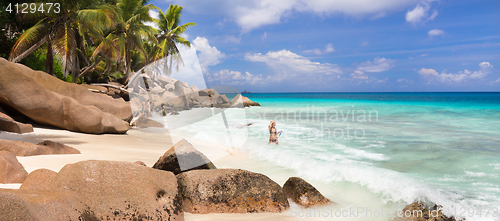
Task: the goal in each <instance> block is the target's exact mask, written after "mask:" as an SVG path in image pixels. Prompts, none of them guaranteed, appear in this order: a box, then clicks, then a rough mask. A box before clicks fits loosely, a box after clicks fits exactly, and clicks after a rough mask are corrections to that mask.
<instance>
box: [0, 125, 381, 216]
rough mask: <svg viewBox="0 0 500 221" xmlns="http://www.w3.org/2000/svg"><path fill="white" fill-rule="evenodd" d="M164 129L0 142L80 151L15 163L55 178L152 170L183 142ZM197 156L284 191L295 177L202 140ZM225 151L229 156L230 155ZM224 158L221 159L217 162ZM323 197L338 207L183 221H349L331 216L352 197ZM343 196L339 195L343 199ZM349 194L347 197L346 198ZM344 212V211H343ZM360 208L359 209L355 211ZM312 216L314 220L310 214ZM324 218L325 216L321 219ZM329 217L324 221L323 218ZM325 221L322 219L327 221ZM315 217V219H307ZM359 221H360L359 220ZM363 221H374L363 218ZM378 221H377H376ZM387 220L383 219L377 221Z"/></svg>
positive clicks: (38, 133)
mask: <svg viewBox="0 0 500 221" xmlns="http://www.w3.org/2000/svg"><path fill="white" fill-rule="evenodd" d="M170 134H171V133H169V132H168V130H166V129H160V128H148V129H136V128H132V129H130V130H129V131H128V132H127V134H122V135H112V134H105V135H91V134H84V133H76V132H70V131H67V130H59V129H53V128H44V127H35V128H34V132H33V133H28V134H15V133H9V132H4V131H2V132H1V133H0V139H8V140H22V141H26V142H31V143H39V142H42V141H44V140H52V141H55V142H60V143H63V144H66V145H69V146H72V147H74V148H76V149H78V150H80V151H81V154H72V155H39V156H29V157H18V160H19V162H20V163H21V164H22V165H23V166H24V167H25V169H26V171H27V172H28V173H30V172H32V171H34V170H36V169H41V168H45V169H50V170H53V171H56V172H58V171H59V170H60V169H61V168H62V167H64V166H65V165H66V164H72V163H76V162H79V161H85V160H109V161H127V162H136V161H142V162H144V163H145V164H146V165H147V166H152V165H153V164H154V163H155V162H156V161H157V160H158V158H159V157H160V156H161V155H163V153H164V152H165V151H167V150H168V149H169V148H170V147H171V146H172V145H173V144H175V143H176V142H177V141H179V140H181V139H183V138H182V137H181V136H179V134H178V133H176V132H174V133H172V134H175V135H174V136H171V135H170ZM189 142H190V143H192V144H193V146H194V147H196V148H197V149H198V150H200V151H201V152H203V153H204V154H205V155H207V157H208V158H210V159H215V160H213V162H214V164H215V165H216V166H217V167H218V168H221V169H222V168H237V169H244V170H249V171H252V172H257V173H262V174H264V175H266V176H268V177H270V178H271V179H272V180H274V181H275V182H277V183H278V184H280V185H283V183H285V181H286V180H287V179H288V178H289V177H290V176H295V175H296V174H295V172H294V171H292V170H289V169H286V168H282V167H277V166H275V165H273V164H271V163H269V162H264V161H260V160H257V159H254V158H251V157H249V156H248V154H246V153H243V152H240V151H239V150H238V149H232V148H230V147H219V146H217V145H215V144H210V143H207V142H204V141H201V140H192V141H189ZM228 150H229V151H230V152H231V154H228ZM221 156H223V157H221ZM311 183H312V184H313V185H315V187H316V188H318V190H320V191H321V192H322V193H323V194H324V195H325V196H326V197H328V198H329V199H331V200H332V201H334V202H337V203H339V204H338V205H334V206H329V207H320V208H314V209H310V210H306V209H301V208H300V207H298V205H296V204H294V203H292V202H290V204H291V208H290V209H289V210H288V211H285V212H283V213H253V214H250V213H249V214H216V213H213V214H190V213H185V220H255V219H259V220H331V219H335V220H352V218H350V217H342V216H340V217H335V214H334V213H335V211H337V210H338V211H342V210H344V211H348V209H349V206H348V205H349V204H350V203H352V202H348V200H347V201H346V200H342V198H343V197H346V198H347V199H349V198H352V193H353V192H352V191H351V192H345V191H346V189H343V188H342V187H339V189H338V190H331V189H329V188H328V186H326V185H322V184H321V183H320V182H314V181H313V182H311ZM20 185H21V184H0V188H7V189H18V188H19V187H20ZM342 192H343V194H342ZM347 193H349V194H351V196H349V197H347ZM356 195H358V196H357V197H356V198H358V197H359V198H365V203H366V205H362V206H368V207H377V205H376V204H377V203H376V201H375V200H374V199H371V200H370V196H369V195H370V194H363V193H359V192H357V193H356ZM346 206H347V207H346ZM356 206H360V205H356ZM315 212H316V216H317V217H314V213H315ZM320 213H323V215H319V214H320ZM326 214H328V215H326ZM325 215H326V216H325ZM311 216H313V217H311ZM362 220H363V219H362ZM364 220H374V219H373V218H371V219H370V218H365V219H364ZM375 220H377V219H375ZM378 220H386V219H378Z"/></svg>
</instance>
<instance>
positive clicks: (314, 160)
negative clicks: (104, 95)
mask: <svg viewBox="0 0 500 221" xmlns="http://www.w3.org/2000/svg"><path fill="white" fill-rule="evenodd" d="M244 96H247V97H249V98H250V99H251V100H253V101H256V102H258V103H260V104H261V105H262V106H261V107H251V108H245V111H244V115H245V118H246V121H247V122H248V123H251V124H252V125H250V126H248V127H247V130H246V132H245V133H247V134H246V135H245V136H246V137H244V138H242V139H243V141H242V142H240V143H241V144H238V145H236V146H237V147H238V148H239V149H240V150H241V151H243V152H246V153H248V155H249V156H250V157H251V158H253V159H256V160H259V161H261V162H265V163H267V164H269V165H274V166H276V167H279V168H283V169H284V170H287V171H290V173H292V174H293V175H296V176H300V177H303V178H305V179H306V180H310V181H312V182H314V183H315V184H319V185H320V186H321V188H323V189H327V193H326V194H325V195H328V196H330V197H333V198H338V200H341V198H342V197H347V198H349V197H351V196H352V199H351V201H350V203H351V204H353V205H355V204H357V203H360V204H361V203H362V202H363V200H365V198H370V200H371V201H376V202H377V203H376V204H377V205H383V206H384V207H385V208H401V205H407V204H409V203H412V202H414V201H416V200H422V201H424V202H427V203H429V204H430V203H436V204H440V205H443V207H444V209H445V213H446V214H451V215H455V216H459V217H465V218H467V220H499V210H500V93H267V94H263V93H262V94H261V93H250V94H244ZM241 114H242V113H241V112H237V111H232V110H228V111H226V117H227V118H228V122H229V127H231V128H235V127H238V125H237V124H241V119H239V120H231V119H238V116H237V115H239V116H241ZM271 120H275V121H276V122H277V126H276V127H277V129H278V130H283V134H282V135H281V136H280V137H279V145H268V144H267V141H268V137H269V133H268V131H267V125H268V124H269V121H271ZM238 128H241V127H238ZM197 129H198V130H199V129H200V128H199V126H197V127H196V128H191V129H190V128H189V127H186V128H185V130H186V131H189V130H197ZM237 131H238V130H236V129H235V130H233V131H231V132H232V134H233V135H234V134H237V133H238V132H237ZM220 133H221V134H220V136H223V135H224V134H225V132H224V131H222V132H220ZM200 136H201V135H200ZM200 136H199V137H198V138H203V136H201V137H200ZM218 136H219V135H217V133H216V132H211V133H210V136H207V137H205V138H206V139H213V140H217V139H218V138H217V137H218ZM220 139H222V138H220ZM233 139H234V140H236V141H234V140H233V141H232V142H236V143H237V142H238V138H233ZM330 189H331V190H332V191H330V192H329V191H328V190H330ZM335 190H337V191H335ZM360 193H363V194H360ZM373 199H375V200H373ZM366 200H368V199H366ZM346 201H349V200H346ZM403 207H404V206H403Z"/></svg>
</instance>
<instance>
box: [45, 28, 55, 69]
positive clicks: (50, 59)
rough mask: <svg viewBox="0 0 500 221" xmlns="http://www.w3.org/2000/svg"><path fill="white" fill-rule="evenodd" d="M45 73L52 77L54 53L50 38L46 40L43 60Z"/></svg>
mask: <svg viewBox="0 0 500 221" xmlns="http://www.w3.org/2000/svg"><path fill="white" fill-rule="evenodd" d="M45 72H47V74H50V75H54V52H53V51H52V40H51V38H50V36H49V37H48V40H47V58H46V59H45Z"/></svg>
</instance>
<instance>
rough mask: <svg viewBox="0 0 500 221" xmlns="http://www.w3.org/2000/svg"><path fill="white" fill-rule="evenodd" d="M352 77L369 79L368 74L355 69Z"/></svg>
mask: <svg viewBox="0 0 500 221" xmlns="http://www.w3.org/2000/svg"><path fill="white" fill-rule="evenodd" d="M351 77H352V78H355V79H362V80H367V79H368V76H366V75H365V73H363V72H362V71H354V73H352V74H351Z"/></svg>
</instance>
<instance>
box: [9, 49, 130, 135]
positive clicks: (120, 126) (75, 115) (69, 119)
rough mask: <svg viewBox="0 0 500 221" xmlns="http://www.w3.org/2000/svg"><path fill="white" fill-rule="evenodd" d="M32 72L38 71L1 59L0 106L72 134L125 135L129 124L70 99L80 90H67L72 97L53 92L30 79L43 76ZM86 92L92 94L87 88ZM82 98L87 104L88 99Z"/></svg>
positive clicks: (93, 107)
mask: <svg viewBox="0 0 500 221" xmlns="http://www.w3.org/2000/svg"><path fill="white" fill-rule="evenodd" d="M32 72H35V71H33V70H31V69H29V68H27V67H26V66H23V65H21V64H16V63H12V62H8V61H7V60H5V59H3V58H0V103H2V104H4V105H7V106H9V107H12V108H13V109H15V110H17V111H19V112H21V113H22V114H24V115H25V116H27V117H29V118H31V119H32V120H34V121H36V122H38V123H40V124H45V125H50V126H55V127H59V128H63V129H67V130H71V131H77V132H84V133H93V134H101V133H125V132H126V131H127V130H128V123H127V122H125V121H123V120H122V119H121V118H118V117H116V116H115V115H112V114H110V113H107V112H103V111H101V110H100V109H99V108H98V107H96V106H93V105H84V104H82V103H80V102H78V101H77V100H75V99H74V98H73V97H71V96H75V97H76V96H77V94H76V93H78V90H77V91H75V92H70V90H71V89H69V88H67V89H66V92H67V93H68V95H71V96H65V95H62V94H59V93H56V92H53V91H51V90H48V89H46V88H45V87H44V86H42V84H41V83H39V82H38V81H37V80H35V79H34V78H33V77H31V76H41V74H40V73H32ZM42 73H43V72H42ZM45 75H47V74H45ZM47 79H49V78H47ZM61 87H62V86H61ZM71 88H72V87H71ZM52 89H53V90H55V91H58V90H56V89H55V88H52ZM83 90H84V91H86V92H88V93H91V94H92V92H90V91H88V90H86V89H85V88H83ZM102 96H106V95H102ZM82 99H83V100H84V102H87V101H88V100H87V98H85V99H84V98H82ZM110 99H112V98H110ZM101 108H103V107H101Z"/></svg>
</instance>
